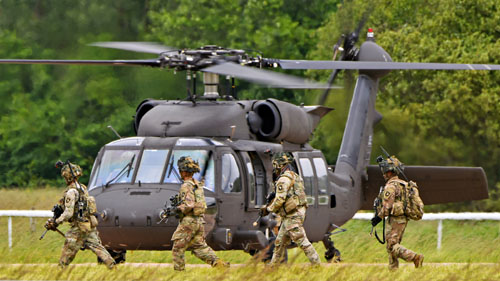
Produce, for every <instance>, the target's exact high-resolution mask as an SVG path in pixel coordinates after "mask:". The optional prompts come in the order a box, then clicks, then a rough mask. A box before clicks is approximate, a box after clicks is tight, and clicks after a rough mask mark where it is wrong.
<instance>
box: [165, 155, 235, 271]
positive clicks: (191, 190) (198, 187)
mask: <svg viewBox="0 0 500 281" xmlns="http://www.w3.org/2000/svg"><path fill="white" fill-rule="evenodd" d="M177 165H178V166H179V172H180V174H181V178H182V180H183V181H184V182H183V183H182V185H181V188H180V190H179V200H180V204H179V206H177V207H176V208H177V211H178V212H179V213H180V214H181V217H180V222H179V226H177V229H176V230H175V232H174V235H173V236H172V240H173V241H174V245H173V248H172V257H173V262H174V269H175V270H178V271H182V270H184V268H185V259H184V252H185V251H186V249H188V248H191V249H192V252H193V254H194V255H195V256H196V257H198V258H199V259H201V260H203V261H204V262H206V263H208V264H210V265H211V266H212V267H228V266H229V263H226V262H224V261H222V260H220V259H219V258H218V257H217V256H216V255H215V252H214V250H212V248H210V247H209V246H208V245H207V243H206V241H205V234H204V224H205V221H204V214H205V210H206V209H207V204H206V202H205V195H204V193H203V189H204V187H203V185H202V184H201V183H200V182H199V181H197V180H196V179H194V178H193V174H194V173H198V172H199V171H200V166H199V165H198V163H197V162H195V161H193V159H191V157H189V156H187V157H184V156H183V157H181V158H179V160H178V161H177Z"/></svg>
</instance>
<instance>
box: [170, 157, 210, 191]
mask: <svg viewBox="0 0 500 281" xmlns="http://www.w3.org/2000/svg"><path fill="white" fill-rule="evenodd" d="M212 154H213V153H212V151H210V150H188V149H179V150H177V149H176V150H173V151H172V156H171V157H170V159H169V160H168V164H167V171H166V173H165V179H164V180H163V182H164V183H182V179H181V176H180V173H179V167H178V166H177V161H178V160H179V158H181V157H182V156H190V157H191V158H192V159H193V160H194V161H197V162H198V164H199V165H200V172H199V173H195V174H194V175H193V177H194V178H195V179H196V180H198V181H202V178H203V177H204V180H205V188H206V189H208V190H210V191H212V192H213V191H215V173H214V159H213V155H212Z"/></svg>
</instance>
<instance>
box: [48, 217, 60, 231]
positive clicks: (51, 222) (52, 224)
mask: <svg viewBox="0 0 500 281" xmlns="http://www.w3.org/2000/svg"><path fill="white" fill-rule="evenodd" d="M58 225H59V224H58V223H57V222H56V221H55V220H54V219H53V218H50V219H48V220H47V222H46V223H45V228H46V229H48V230H53V231H54V230H56V228H57V226H58Z"/></svg>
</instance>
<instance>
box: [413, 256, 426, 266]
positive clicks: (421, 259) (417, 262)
mask: <svg viewBox="0 0 500 281" xmlns="http://www.w3.org/2000/svg"><path fill="white" fill-rule="evenodd" d="M423 262H424V255H422V254H418V255H416V256H415V258H414V259H413V263H414V264H415V268H419V267H422V263H423Z"/></svg>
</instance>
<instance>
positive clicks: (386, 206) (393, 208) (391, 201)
mask: <svg viewBox="0 0 500 281" xmlns="http://www.w3.org/2000/svg"><path fill="white" fill-rule="evenodd" d="M405 184H407V183H406V182H405V181H404V180H401V179H400V178H398V177H397V176H394V177H392V178H390V179H389V180H388V181H387V183H386V184H385V187H384V192H383V193H384V194H383V195H382V206H381V208H380V209H379V211H378V216H379V217H381V218H384V217H387V216H392V217H400V216H403V217H404V209H403V200H402V188H403V187H404V185H405Z"/></svg>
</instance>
